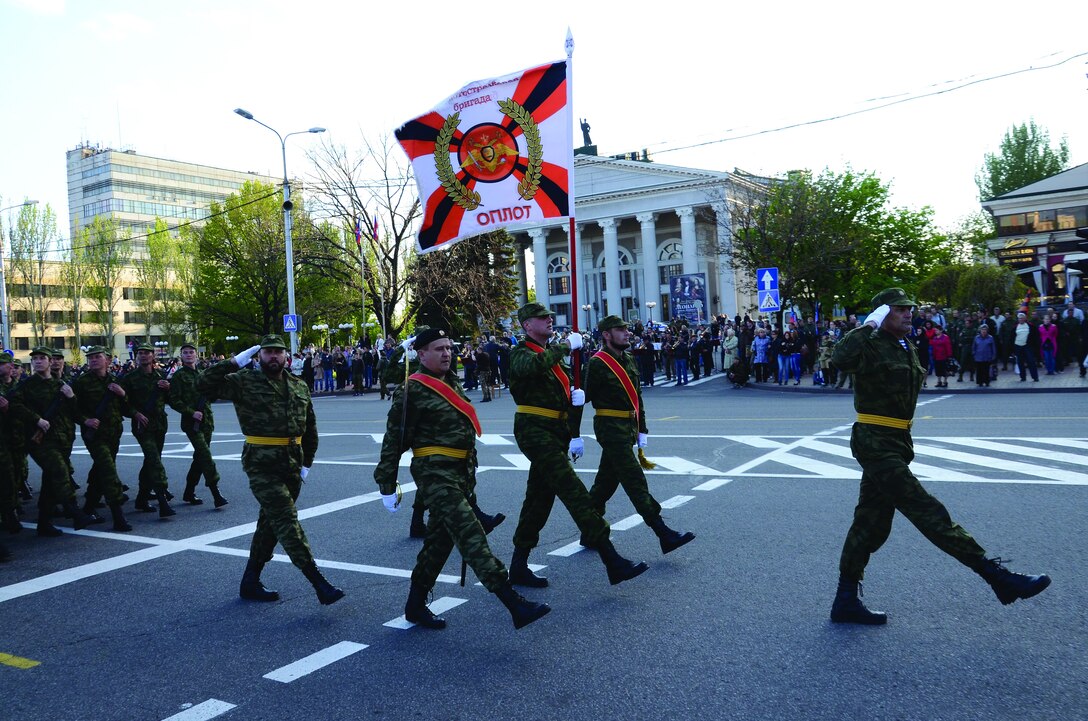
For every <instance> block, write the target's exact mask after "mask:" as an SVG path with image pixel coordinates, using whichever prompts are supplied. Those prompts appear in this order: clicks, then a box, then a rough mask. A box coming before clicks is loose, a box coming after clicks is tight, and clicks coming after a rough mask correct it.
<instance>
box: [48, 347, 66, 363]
mask: <svg viewBox="0 0 1088 721" xmlns="http://www.w3.org/2000/svg"><path fill="white" fill-rule="evenodd" d="M49 357H50V358H60V359H61V360H64V351H62V350H57V349H56V348H54V349H53V352H52V353H50V354H49Z"/></svg>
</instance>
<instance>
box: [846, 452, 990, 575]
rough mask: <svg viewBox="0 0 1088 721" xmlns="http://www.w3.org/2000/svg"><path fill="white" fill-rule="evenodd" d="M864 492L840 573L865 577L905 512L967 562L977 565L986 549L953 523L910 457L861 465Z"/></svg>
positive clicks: (936, 542)
mask: <svg viewBox="0 0 1088 721" xmlns="http://www.w3.org/2000/svg"><path fill="white" fill-rule="evenodd" d="M861 468H862V475H861V491H860V493H859V495H858V505H857V507H856V508H855V509H854V523H853V525H851V526H850V531H849V532H848V533H847V534H846V542H845V543H844V544H843V547H842V556H841V557H840V559H839V575H840V576H842V577H843V578H846V579H849V580H851V581H860V580H862V578H863V576H864V575H865V566H866V564H868V563H869V556H870V555H872V554H873V553H876V551H877V550H878V549H879V548H880V547H881V546H882V545H884V541H886V540H888V535H889V534H890V533H891V530H892V518H893V516H894V515H895V512H896V511H899V512H900V513H902V514H903V515H904V516H906V518H907V520H908V521H910V522H911V523H913V524H914V526H915V528H917V529H918V530H919V531H921V532H922V535H923V536H925V537H926V538H927V539H929V541H930V542H931V543H932V544H933V545H935V546H936V547H937V548H939V549H941V550H942V551H944V552H945V553H947V554H948V555H950V556H952V557H953V558H955V559H956V560H957V561H959V562H960V563H962V564H964V565H967V566H972V567H973V566H974V565H976V564H977V562H978V561H979V560H981V559H982V558H984V557H985V555H986V551H985V550H983V548H982V546H980V545H979V544H978V543H976V542H975V539H973V538H972V537H971V535H970V534H969V533H967V531H965V530H964V529H963V528H961V527H960V526H959V525H958V524H956V523H955V522H953V520H952V518H951V517H950V516H949V515H948V510H947V509H946V508H945V507H944V505H943V504H941V502H940V501H938V500H937V499H936V498H934V497H933V496H931V495H930V494H929V493H928V492H927V491H926V489H925V488H923V487H922V484H921V483H919V481H918V479H917V478H915V476H914V474H913V473H911V472H910V468H909V466H908V465H907V463H906V461H904V460H901V459H888V458H884V459H881V460H879V461H871V462H863V463H862V464H861Z"/></svg>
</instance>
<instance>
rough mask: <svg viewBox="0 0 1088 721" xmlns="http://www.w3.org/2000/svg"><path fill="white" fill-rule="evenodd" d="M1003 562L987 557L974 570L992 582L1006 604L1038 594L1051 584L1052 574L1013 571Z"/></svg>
mask: <svg viewBox="0 0 1088 721" xmlns="http://www.w3.org/2000/svg"><path fill="white" fill-rule="evenodd" d="M1003 563H1004V561H1003V560H1002V559H1000V558H985V559H983V560H981V561H979V562H978V564H976V565H974V566H973V567H972V570H974V572H975V573H977V574H978V575H980V576H982V579H983V580H984V581H986V583H988V584H990V588H992V589H993V590H994V593H995V594H996V595H997V600H998V601H1001V603H1002V604H1004V605H1006V606H1008V605H1009V604H1010V603H1012V602H1013V601H1018V600H1020V599H1021V598H1031V597H1032V596H1036V595H1038V594H1040V593H1042V592H1043V590H1044V589H1045V588H1046V587H1047V586H1049V585H1050V576H1045V575H1043V576H1029V575H1027V574H1023V573H1013V572H1012V571H1010V570H1009V569H1007V568H1005V567H1004V566H1003V565H1002V564H1003Z"/></svg>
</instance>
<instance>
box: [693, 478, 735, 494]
mask: <svg viewBox="0 0 1088 721" xmlns="http://www.w3.org/2000/svg"><path fill="white" fill-rule="evenodd" d="M732 482H733V479H732V478H711V479H710V480H709V481H707V482H706V483H700V484H699V485H697V486H695V487H694V488H692V489H691V490H693V491H713V490H714V489H715V488H721V487H722V486H724V485H725V484H726V483H732Z"/></svg>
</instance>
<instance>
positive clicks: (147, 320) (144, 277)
mask: <svg viewBox="0 0 1088 721" xmlns="http://www.w3.org/2000/svg"><path fill="white" fill-rule="evenodd" d="M173 246H174V242H173V239H172V238H171V237H170V232H169V226H168V225H167V224H166V221H164V220H163V219H162V218H156V219H155V224H154V226H153V227H152V230H151V231H150V232H149V233H148V235H147V257H145V258H138V259H135V260H134V263H133V264H134V265H135V266H136V282H137V285H139V289H138V290H137V292H136V297H135V298H133V300H134V301H135V302H136V307H137V308H139V309H140V314H141V315H142V316H143V319H144V340H146V341H148V342H150V341H151V326H152V325H154V324H155V323H156V321H158V322H159V323H160V324H161V323H162V322H163V318H164V311H165V310H166V308H165V306H166V298H167V296H168V295H169V292H170V289H169V288H168V287H167V278H168V276H169V274H170V267H171V266H172V265H173V261H174V247H173Z"/></svg>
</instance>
